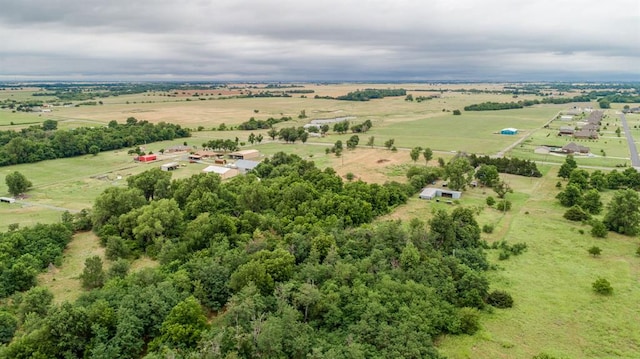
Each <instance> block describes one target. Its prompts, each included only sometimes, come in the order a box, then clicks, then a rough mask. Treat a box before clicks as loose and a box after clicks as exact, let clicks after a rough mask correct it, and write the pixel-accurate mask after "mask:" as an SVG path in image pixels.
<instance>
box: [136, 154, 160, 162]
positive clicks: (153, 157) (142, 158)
mask: <svg viewBox="0 0 640 359" xmlns="http://www.w3.org/2000/svg"><path fill="white" fill-rule="evenodd" d="M156 159H158V158H157V157H156V155H142V156H138V157H136V158H134V160H136V161H138V162H151V161H155V160H156Z"/></svg>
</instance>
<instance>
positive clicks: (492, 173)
mask: <svg viewBox="0 0 640 359" xmlns="http://www.w3.org/2000/svg"><path fill="white" fill-rule="evenodd" d="M474 177H475V178H476V179H477V180H478V182H480V183H481V184H482V185H484V186H487V187H493V186H494V185H495V184H497V183H498V182H500V174H499V173H498V169H497V168H496V166H494V165H485V164H483V165H480V168H478V170H477V171H476V174H475V176H474ZM503 183H504V182H503ZM498 197H500V195H499V194H498ZM500 198H502V197H500Z"/></svg>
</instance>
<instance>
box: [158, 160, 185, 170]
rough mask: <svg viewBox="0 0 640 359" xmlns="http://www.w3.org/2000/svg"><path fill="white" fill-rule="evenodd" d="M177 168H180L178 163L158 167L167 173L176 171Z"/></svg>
mask: <svg viewBox="0 0 640 359" xmlns="http://www.w3.org/2000/svg"><path fill="white" fill-rule="evenodd" d="M178 167H180V164H179V163H178V162H169V163H165V164H163V165H162V166H160V169H161V170H163V171H167V172H168V171H174V170H177V169H178Z"/></svg>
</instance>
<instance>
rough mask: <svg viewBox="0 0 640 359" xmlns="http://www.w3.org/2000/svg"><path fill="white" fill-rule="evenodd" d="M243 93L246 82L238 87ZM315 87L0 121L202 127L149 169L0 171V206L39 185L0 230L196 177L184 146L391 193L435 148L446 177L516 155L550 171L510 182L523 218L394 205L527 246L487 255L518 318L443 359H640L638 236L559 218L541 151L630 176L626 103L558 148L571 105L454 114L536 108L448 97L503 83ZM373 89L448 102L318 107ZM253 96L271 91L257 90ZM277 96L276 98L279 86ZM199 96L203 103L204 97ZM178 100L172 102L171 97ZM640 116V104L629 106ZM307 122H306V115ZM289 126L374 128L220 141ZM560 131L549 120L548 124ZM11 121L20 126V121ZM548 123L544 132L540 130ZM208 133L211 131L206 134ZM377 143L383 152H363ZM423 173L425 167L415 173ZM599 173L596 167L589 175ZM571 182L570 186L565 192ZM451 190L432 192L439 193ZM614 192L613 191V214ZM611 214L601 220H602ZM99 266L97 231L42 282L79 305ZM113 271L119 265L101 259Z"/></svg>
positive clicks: (464, 341)
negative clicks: (303, 166) (135, 189)
mask: <svg viewBox="0 0 640 359" xmlns="http://www.w3.org/2000/svg"><path fill="white" fill-rule="evenodd" d="M242 86H243V85H238V87H242ZM304 88H305V89H312V90H314V91H315V92H314V93H309V94H304V95H305V96H306V97H301V94H294V95H293V97H288V98H227V99H223V98H224V97H227V96H234V95H238V94H240V91H247V88H244V89H242V90H240V89H235V88H234V89H232V88H225V89H216V90H211V91H208V92H202V91H195V90H189V91H184V93H182V92H183V91H178V93H177V94H176V93H172V92H164V93H162V92H149V93H144V94H137V95H126V96H117V97H107V98H104V99H101V100H102V104H101V105H100V104H98V105H95V106H79V107H65V108H62V107H61V108H55V109H54V111H53V112H52V113H47V114H44V113H20V112H18V113H14V112H11V111H9V110H6V109H3V110H0V130H7V129H19V128H22V127H26V126H28V125H30V124H36V123H41V122H42V121H43V120H45V119H54V120H58V121H59V123H58V128H61V129H73V128H77V127H81V126H104V125H106V124H107V123H108V122H109V121H111V120H116V121H118V122H120V123H122V122H124V121H125V120H126V118H128V117H130V116H133V117H135V118H137V119H138V120H147V121H150V122H160V121H165V122H171V123H177V124H180V125H182V126H184V127H188V128H191V129H193V132H192V137H191V138H185V139H176V140H173V141H164V142H157V143H150V144H146V145H144V146H142V147H144V151H146V152H153V153H155V154H158V158H159V160H158V161H156V162H152V163H146V164H145V163H135V162H134V161H133V159H132V156H131V155H129V154H127V151H128V149H122V150H119V151H109V152H101V153H99V154H98V155H96V156H93V155H85V156H79V157H73V158H65V159H57V160H50V161H43V162H38V163H31V164H22V165H15V166H8V167H0V196H5V195H8V188H7V186H6V184H5V177H6V175H7V174H9V173H11V172H13V171H19V172H21V173H22V174H24V175H25V176H26V177H27V178H28V179H29V180H30V181H31V182H32V183H33V188H32V189H31V190H29V191H28V192H27V194H26V196H25V198H23V199H21V200H20V201H19V202H18V203H16V204H11V205H9V204H4V203H0V231H4V230H7V228H8V227H9V225H10V224H13V223H17V224H19V225H20V226H21V227H24V226H28V225H30V224H34V223H37V222H41V223H52V222H57V221H59V220H60V216H61V214H62V212H63V211H65V210H69V211H71V212H75V211H79V210H81V209H84V208H90V207H91V206H92V204H93V202H94V200H95V198H96V197H97V196H98V195H99V194H100V193H101V192H102V191H104V190H105V189H106V188H109V187H111V186H126V184H127V181H126V180H127V178H128V177H129V176H131V175H135V174H138V173H141V172H143V171H145V170H147V169H150V168H154V167H159V166H160V165H161V164H163V163H168V162H179V163H180V165H181V166H180V168H179V169H177V170H176V171H173V172H172V178H173V179H177V178H186V177H188V176H191V175H193V174H196V173H200V172H201V171H202V169H203V168H204V167H206V166H207V165H208V164H209V163H208V161H205V163H189V161H188V160H187V158H186V156H187V153H185V152H182V153H173V154H170V153H165V154H162V155H160V151H161V150H162V149H166V148H169V147H170V146H173V145H178V144H183V143H184V142H187V144H188V145H190V146H194V147H195V148H200V147H201V146H202V144H203V143H205V142H207V141H209V140H212V139H232V140H233V139H236V138H237V139H238V141H239V143H240V145H241V147H242V149H257V150H259V151H260V153H261V156H262V157H261V158H267V157H269V156H271V155H273V154H275V153H277V152H280V151H284V152H287V153H292V154H297V155H299V156H300V157H302V158H304V159H307V160H311V161H314V162H315V163H316V164H317V165H318V167H320V168H325V167H332V168H334V169H335V171H336V172H337V173H338V174H339V175H340V176H341V177H342V178H343V179H344V181H347V178H348V177H349V178H351V176H353V180H363V181H365V182H375V183H384V182H387V181H398V182H405V181H407V179H406V177H405V173H406V171H407V169H408V168H409V167H410V166H412V165H414V163H413V162H412V161H411V158H410V155H409V150H410V149H411V148H412V147H416V146H421V147H423V148H424V147H429V148H431V149H432V150H433V151H434V155H433V157H434V159H433V160H432V161H431V162H430V163H429V165H430V166H437V165H438V163H437V159H438V158H439V157H442V158H443V159H444V160H448V159H450V158H451V157H453V156H454V155H455V154H456V153H457V152H468V153H477V154H487V155H495V154H497V153H498V152H500V151H503V150H505V149H506V148H508V147H509V146H512V145H514V144H515V143H516V142H517V141H520V140H522V142H521V143H519V144H517V145H515V146H514V147H513V149H511V150H510V151H508V152H507V153H506V154H505V155H506V156H513V157H519V158H525V159H532V160H535V161H538V167H539V169H540V170H541V171H542V173H543V177H541V178H526V177H520V176H514V175H504V174H502V175H501V178H502V179H503V180H504V181H505V182H506V183H508V184H509V186H510V187H511V188H512V189H513V190H514V192H513V193H509V194H507V199H508V200H510V201H512V202H513V208H512V209H511V210H510V211H507V212H501V211H498V210H496V209H494V208H491V207H488V206H487V205H486V198H487V196H494V197H495V193H494V192H493V190H491V189H489V188H481V187H477V188H467V190H466V191H465V192H464V194H463V197H462V198H461V199H460V200H459V202H456V203H454V204H448V203H446V202H445V201H439V202H436V201H423V200H420V199H418V198H417V197H416V198H411V199H410V200H409V201H408V203H407V204H405V205H402V206H400V207H398V208H396V210H395V211H393V213H389V214H387V215H385V216H383V217H382V218H380V219H379V220H382V221H384V220H396V219H401V220H405V221H408V220H410V219H412V218H418V219H420V220H422V221H424V222H427V221H428V220H429V219H430V218H431V216H432V215H433V213H434V211H435V210H437V209H451V208H453V207H455V206H459V205H460V206H468V207H471V208H474V209H475V210H476V213H477V221H478V223H479V224H480V226H481V227H482V226H483V225H485V224H488V225H493V226H494V231H493V232H492V233H482V238H483V239H486V240H487V242H488V243H489V244H492V243H494V242H498V241H506V242H508V243H510V244H514V243H520V242H524V243H526V244H527V250H526V251H525V252H524V253H522V254H521V255H518V256H511V257H510V258H509V259H507V260H500V259H499V257H498V253H499V252H498V250H495V249H489V250H488V253H489V257H490V260H491V263H492V264H495V266H496V269H495V270H491V271H489V277H490V280H491V284H492V289H503V290H506V291H508V292H509V293H511V295H512V296H513V298H514V300H515V305H514V307H513V308H511V309H491V310H485V311H483V312H482V313H481V316H482V329H481V330H480V331H479V332H477V333H476V334H474V335H471V336H469V335H458V336H444V337H441V338H439V340H438V346H439V349H440V350H441V352H442V353H443V354H444V355H446V356H447V357H449V358H452V359H462V358H480V359H489V358H531V357H533V356H534V355H537V354H539V353H541V352H545V353H548V354H550V355H554V356H556V357H558V358H594V359H595V358H638V357H640V306H639V304H638V298H640V282H638V279H639V278H640V258H638V257H637V256H636V255H635V252H636V249H637V248H638V246H639V245H640V241H639V240H638V238H637V237H625V236H620V235H617V234H614V233H609V236H608V237H607V238H605V239H595V238H593V237H592V236H591V235H590V234H589V231H590V226H588V225H585V224H582V223H579V222H570V221H568V220H565V219H564V218H562V215H563V213H564V211H565V210H566V209H565V208H563V207H561V206H560V205H559V204H558V202H557V200H556V199H555V195H556V194H557V193H558V191H559V190H558V189H557V188H556V187H555V185H556V183H557V182H558V180H559V179H558V178H557V170H558V168H559V164H560V163H562V162H563V161H564V159H565V157H564V156H563V155H556V154H547V153H539V152H537V150H538V149H539V147H540V146H545V145H546V146H563V145H565V144H567V143H569V142H576V143H577V144H579V145H583V146H588V147H590V148H591V153H592V154H593V155H592V156H588V157H587V156H576V161H577V162H578V164H579V165H581V166H591V167H604V168H606V169H613V168H616V166H622V165H625V164H626V165H627V166H628V165H630V163H629V159H628V157H629V149H628V146H627V142H626V139H625V134H624V132H622V134H621V137H618V135H617V134H616V132H615V131H616V129H617V128H618V126H620V127H621V124H620V120H619V115H618V114H617V113H616V111H618V110H620V109H622V106H621V104H612V107H613V109H611V110H608V111H607V112H606V114H607V117H606V118H605V120H603V127H605V126H606V129H603V130H602V136H601V137H600V139H598V140H574V139H573V138H569V137H559V136H557V132H558V129H559V127H560V126H565V125H570V126H573V125H575V124H576V123H575V122H569V123H568V124H567V122H562V121H560V120H553V121H551V120H552V119H554V118H555V117H556V116H557V114H558V113H560V112H561V111H563V110H566V109H568V108H571V107H572V104H565V105H535V106H531V107H526V108H524V109H514V110H502V111H482V112H470V111H463V112H462V114H461V115H459V116H455V115H453V114H452V111H453V110H456V109H460V110H462V109H463V107H464V106H467V105H470V104H474V103H481V102H485V101H495V102H510V101H518V100H522V99H535V96H533V95H526V96H519V97H518V98H517V99H514V98H513V96H512V95H507V94H493V93H468V92H448V91H441V90H442V89H462V88H466V89H470V88H475V89H486V90H499V89H501V88H502V87H501V85H498V84H473V85H468V84H456V85H450V84H448V85H438V84H309V85H305V87H304ZM364 88H405V89H407V90H408V91H407V93H409V94H412V96H413V97H414V98H415V97H417V96H429V95H439V96H440V97H439V98H434V99H431V100H426V101H423V102H420V103H418V102H416V101H414V102H410V101H405V98H404V96H402V97H389V98H384V99H376V100H371V101H368V102H352V101H338V100H329V99H314V98H313V97H314V96H315V95H319V96H339V95H344V94H346V93H347V92H350V91H355V90H357V89H364ZM251 90H252V91H253V92H257V91H260V90H263V89H251ZM271 90H278V89H271ZM33 91H34V89H24V90H3V91H0V100H2V99H6V98H8V97H12V98H16V99H21V100H31V99H40V100H43V99H45V98H43V97H37V98H32V97H30V94H31V93H32V92H33ZM196 92H198V94H197V95H196ZM168 95H175V97H173V96H168ZM632 106H633V105H632ZM303 110H304V111H305V113H306V115H307V117H308V118H306V119H300V118H298V115H299V114H300V113H301V111H303ZM282 116H291V117H292V118H293V119H292V121H288V122H283V123H280V124H278V125H277V126H276V127H277V128H282V127H291V126H296V127H297V126H302V125H304V124H306V123H308V121H309V120H312V119H322V118H335V117H345V116H353V117H355V119H354V120H353V123H361V122H363V121H364V120H367V119H368V120H371V121H372V123H373V128H371V129H370V130H369V131H368V132H366V133H359V134H358V136H359V138H360V142H359V145H358V146H357V148H356V149H355V150H346V149H345V150H344V151H343V152H342V154H341V156H336V155H335V154H333V153H327V152H326V150H327V149H328V148H330V147H331V146H333V144H334V143H335V142H336V141H337V140H341V141H342V142H346V141H347V140H348V139H349V138H350V137H351V136H353V135H354V134H353V133H351V132H348V133H346V134H337V133H334V132H333V131H330V132H329V134H328V135H327V136H325V137H309V138H308V141H307V142H306V143H304V144H303V143H300V141H298V142H296V143H294V144H286V143H284V142H282V141H279V140H277V139H276V140H272V139H271V138H269V136H268V135H267V130H255V131H240V130H233V129H232V130H227V131H219V130H217V128H218V127H219V126H220V124H222V123H224V124H226V125H227V126H229V127H232V126H237V125H238V124H240V123H242V122H244V121H247V120H248V119H249V118H250V117H255V118H256V119H261V120H265V119H267V118H269V117H275V118H280V117H282ZM627 120H628V122H629V126H630V128H631V131H632V132H633V135H634V137H635V140H636V143H638V144H639V145H640V142H639V141H640V114H628V115H627ZM549 121H551V122H549ZM12 123H13V124H12ZM547 123H549V126H548V128H543V126H544V125H545V124H547ZM199 126H202V129H201V130H197V128H198V127H199ZM505 127H515V128H517V129H518V130H519V132H518V134H517V135H513V136H509V135H500V134H496V132H499V131H500V129H502V128H505ZM252 132H253V133H254V134H256V135H257V134H262V136H263V137H264V140H263V141H262V143H260V144H258V143H256V144H253V145H251V144H249V143H248V136H249V134H250V133H252ZM369 137H374V146H372V147H369V146H366V142H367V140H368V138H369ZM389 139H394V140H395V142H394V145H395V146H396V147H397V150H396V151H391V150H389V149H386V148H384V147H383V144H384V142H385V141H387V140H389ZM416 164H417V165H424V164H425V162H424V159H423V158H422V157H420V159H419V160H418V161H417V162H416ZM588 169H589V170H592V168H588ZM564 184H565V182H563V185H564ZM440 185H441V183H440V182H438V183H436V186H440ZM611 195H612V192H611V191H607V192H604V193H603V201H604V202H605V203H606V202H607V201H608V200H609V198H610V197H611ZM601 216H602V215H600V217H601ZM594 245H597V246H599V247H600V248H602V251H603V252H602V255H600V256H599V257H592V256H590V255H589V254H588V253H587V249H588V248H590V247H592V246H594ZM92 255H99V256H101V257H102V258H103V259H104V248H102V247H101V246H100V245H99V243H98V239H97V237H95V236H94V235H93V234H91V233H81V234H78V235H76V236H75V238H74V240H73V241H72V243H71V244H70V245H69V246H68V248H67V250H66V251H65V256H64V259H63V265H62V266H61V267H60V268H54V269H50V270H49V271H48V272H46V273H43V274H41V275H40V277H39V281H40V283H41V284H43V285H46V286H47V287H48V288H50V289H51V290H52V292H53V293H54V296H55V301H56V303H61V302H63V301H65V300H73V299H74V298H76V297H77V296H78V295H79V293H80V292H81V288H80V282H79V279H78V276H79V274H80V273H81V271H82V267H83V265H84V261H85V259H86V258H88V257H90V256H92ZM105 264H106V266H107V267H108V265H109V264H110V263H109V262H108V261H106V260H105ZM156 265H158V263H157V262H155V261H153V260H151V259H149V258H146V257H143V258H140V259H137V260H136V261H134V262H133V263H132V270H138V269H141V268H146V267H151V266H156ZM598 277H604V278H606V279H608V280H609V281H610V282H611V283H612V286H613V288H614V294H613V295H612V296H607V297H603V296H597V295H595V294H594V293H593V291H592V289H591V283H592V282H593V281H594V280H596V279H597V278H598Z"/></svg>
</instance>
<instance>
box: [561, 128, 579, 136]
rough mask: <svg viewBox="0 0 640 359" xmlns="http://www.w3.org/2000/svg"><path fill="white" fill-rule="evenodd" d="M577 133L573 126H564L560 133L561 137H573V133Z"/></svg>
mask: <svg viewBox="0 0 640 359" xmlns="http://www.w3.org/2000/svg"><path fill="white" fill-rule="evenodd" d="M574 132H575V129H574V128H573V127H571V126H562V127H560V131H559V132H558V135H559V136H562V135H573V133H574Z"/></svg>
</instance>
